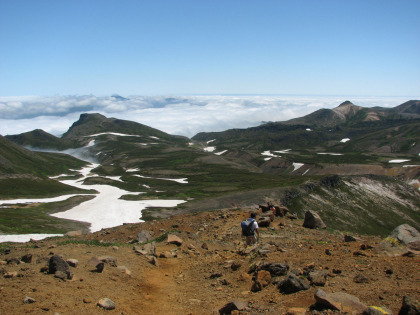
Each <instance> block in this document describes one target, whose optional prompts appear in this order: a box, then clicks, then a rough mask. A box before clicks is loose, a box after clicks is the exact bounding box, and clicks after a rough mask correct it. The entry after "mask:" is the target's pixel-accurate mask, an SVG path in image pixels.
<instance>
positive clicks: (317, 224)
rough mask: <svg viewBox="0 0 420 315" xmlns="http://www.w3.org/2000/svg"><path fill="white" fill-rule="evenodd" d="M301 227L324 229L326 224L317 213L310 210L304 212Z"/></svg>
mask: <svg viewBox="0 0 420 315" xmlns="http://www.w3.org/2000/svg"><path fill="white" fill-rule="evenodd" d="M303 227H306V228H309V229H325V228H326V227H327V226H326V225H325V223H324V221H322V219H321V217H320V216H319V214H318V213H316V212H315V211H312V210H308V211H306V212H305V219H304V221H303Z"/></svg>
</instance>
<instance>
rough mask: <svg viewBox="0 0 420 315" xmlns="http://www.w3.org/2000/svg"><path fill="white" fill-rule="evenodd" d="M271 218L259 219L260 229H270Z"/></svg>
mask: <svg viewBox="0 0 420 315" xmlns="http://www.w3.org/2000/svg"><path fill="white" fill-rule="evenodd" d="M271 221H272V220H271V218H270V217H260V218H259V219H258V226H259V227H269V226H270V224H271Z"/></svg>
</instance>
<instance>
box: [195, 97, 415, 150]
mask: <svg viewBox="0 0 420 315" xmlns="http://www.w3.org/2000/svg"><path fill="white" fill-rule="evenodd" d="M418 130H420V101H417V100H412V101H408V102H405V103H403V104H401V105H399V106H396V107H394V108H384V107H373V108H365V107H362V106H357V105H354V104H353V103H351V102H350V101H345V102H343V103H341V104H340V105H339V106H338V107H336V108H333V109H319V110H317V111H315V112H313V113H311V114H308V115H306V116H303V117H299V118H294V119H291V120H288V121H281V122H269V123H265V124H262V125H260V126H257V127H251V128H246V129H229V130H225V131H222V132H202V133H198V134H197V135H195V136H194V137H193V138H192V139H193V140H195V141H210V140H213V141H214V142H212V145H213V146H216V147H217V150H225V149H228V148H230V149H231V150H243V149H246V150H258V151H264V150H279V149H295V150H298V149H299V150H314V151H318V152H323V151H326V150H337V151H338V152H349V151H357V152H369V153H373V152H378V153H379V152H381V153H384V152H388V153H411V154H413V153H414V154H415V153H419V152H418V151H420V134H419V132H418ZM343 139H349V140H350V139H351V141H348V142H343V141H342V140H343Z"/></svg>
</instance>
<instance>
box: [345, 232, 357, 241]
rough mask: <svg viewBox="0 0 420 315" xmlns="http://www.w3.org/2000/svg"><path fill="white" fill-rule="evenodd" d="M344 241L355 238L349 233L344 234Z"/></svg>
mask: <svg viewBox="0 0 420 315" xmlns="http://www.w3.org/2000/svg"><path fill="white" fill-rule="evenodd" d="M344 242H356V238H355V237H354V236H351V235H348V234H346V235H344Z"/></svg>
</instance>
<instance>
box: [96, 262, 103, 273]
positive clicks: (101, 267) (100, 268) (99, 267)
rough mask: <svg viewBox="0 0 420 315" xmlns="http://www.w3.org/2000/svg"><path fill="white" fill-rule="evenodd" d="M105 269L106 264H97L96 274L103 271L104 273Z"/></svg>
mask: <svg viewBox="0 0 420 315" xmlns="http://www.w3.org/2000/svg"><path fill="white" fill-rule="evenodd" d="M104 267H105V263H104V262H100V263H99V264H97V265H96V266H95V268H96V272H99V273H102V271H104Z"/></svg>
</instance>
